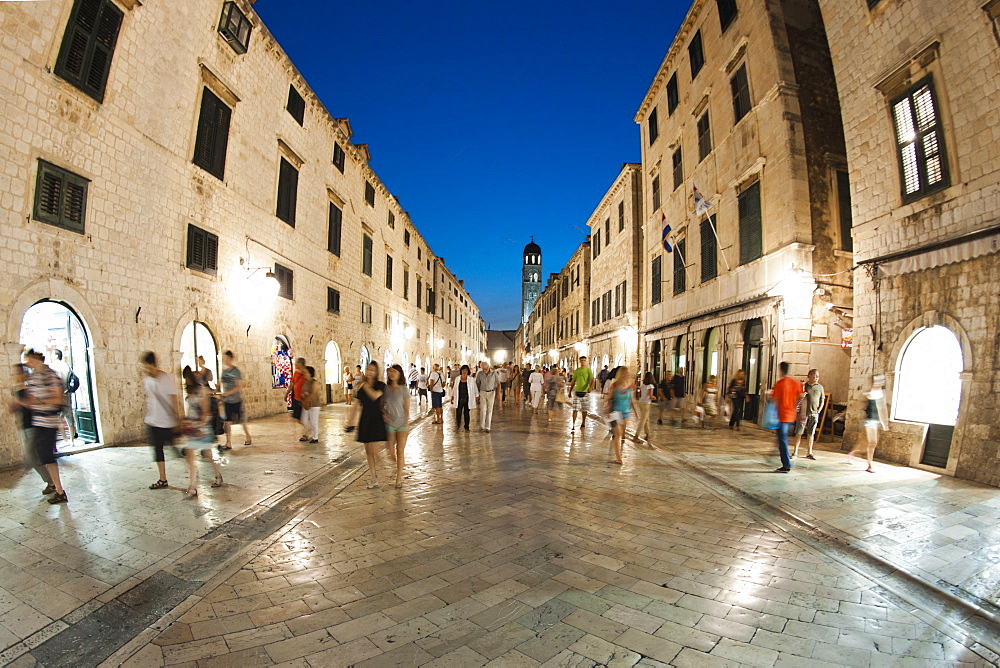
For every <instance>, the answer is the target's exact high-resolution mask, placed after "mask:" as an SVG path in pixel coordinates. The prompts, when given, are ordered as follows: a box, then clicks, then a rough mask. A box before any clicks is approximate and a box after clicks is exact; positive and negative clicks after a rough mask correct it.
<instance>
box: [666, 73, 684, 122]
mask: <svg viewBox="0 0 1000 668" xmlns="http://www.w3.org/2000/svg"><path fill="white" fill-rule="evenodd" d="M680 103H681V95H680V91H679V90H678V89H677V72H674V75H673V76H672V77H670V81H668V82H667V113H668V115H670V116H673V115H674V111H675V110H676V109H677V105H679V104H680Z"/></svg>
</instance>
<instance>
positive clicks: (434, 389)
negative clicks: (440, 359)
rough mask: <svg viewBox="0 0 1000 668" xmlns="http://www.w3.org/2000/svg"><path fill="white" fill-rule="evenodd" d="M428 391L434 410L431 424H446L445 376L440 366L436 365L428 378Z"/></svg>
mask: <svg viewBox="0 0 1000 668" xmlns="http://www.w3.org/2000/svg"><path fill="white" fill-rule="evenodd" d="M427 389H429V390H430V392H431V408H433V409H434V420H432V421H431V424H444V374H443V373H441V365H440V364H435V365H434V368H433V370H432V371H431V372H430V374H429V375H428V376H427Z"/></svg>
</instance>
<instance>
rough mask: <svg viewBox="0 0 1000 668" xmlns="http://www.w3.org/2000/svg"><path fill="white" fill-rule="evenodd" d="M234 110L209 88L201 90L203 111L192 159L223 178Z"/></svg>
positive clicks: (210, 172)
mask: <svg viewBox="0 0 1000 668" xmlns="http://www.w3.org/2000/svg"><path fill="white" fill-rule="evenodd" d="M232 114H233V112H232V110H231V109H230V108H229V107H228V106H227V105H226V103H224V102H223V101H222V100H220V99H219V97H218V96H217V95H216V94H215V93H213V92H212V91H210V90H209V89H207V88H203V89H202V91H201V113H200V114H199V115H198V134H197V137H196V139H195V142H194V157H193V158H192V159H191V161H192V162H193V163H194V164H196V165H198V166H199V167H201V168H202V169H204V170H205V171H206V172H208V173H209V174H211V175H212V176H214V177H215V178H217V179H219V180H222V177H223V176H224V175H225V172H226V150H227V149H228V147H229V122H230V119H231V117H232Z"/></svg>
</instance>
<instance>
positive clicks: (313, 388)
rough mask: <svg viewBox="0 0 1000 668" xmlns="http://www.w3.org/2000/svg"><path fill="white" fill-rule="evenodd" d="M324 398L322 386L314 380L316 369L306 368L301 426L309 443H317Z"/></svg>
mask: <svg viewBox="0 0 1000 668" xmlns="http://www.w3.org/2000/svg"><path fill="white" fill-rule="evenodd" d="M324 398H325V397H323V384H322V383H320V382H319V380H318V379H317V378H316V369H314V368H313V367H311V366H306V368H305V382H304V383H302V400H301V401H302V426H303V427H305V430H306V436H307V437H308V440H309V442H310V443H319V409H320V407H321V406H322V405H323V399H324ZM299 440H301V439H299Z"/></svg>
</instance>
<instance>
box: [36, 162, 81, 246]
mask: <svg viewBox="0 0 1000 668" xmlns="http://www.w3.org/2000/svg"><path fill="white" fill-rule="evenodd" d="M89 183H90V182H89V181H88V180H87V179H85V178H83V177H82V176H78V175H76V174H74V173H72V172H70V171H67V170H65V169H62V168H61V167H56V166H55V165H53V164H51V163H48V162H45V161H44V160H39V161H38V177H37V182H36V184H35V206H34V211H33V217H34V218H35V220H38V221H41V222H43V223H48V224H49V225H55V226H56V227H63V228H66V229H67V230H71V231H73V232H79V233H80V234H83V231H84V219H85V217H86V212H87V187H88V184H89Z"/></svg>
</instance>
